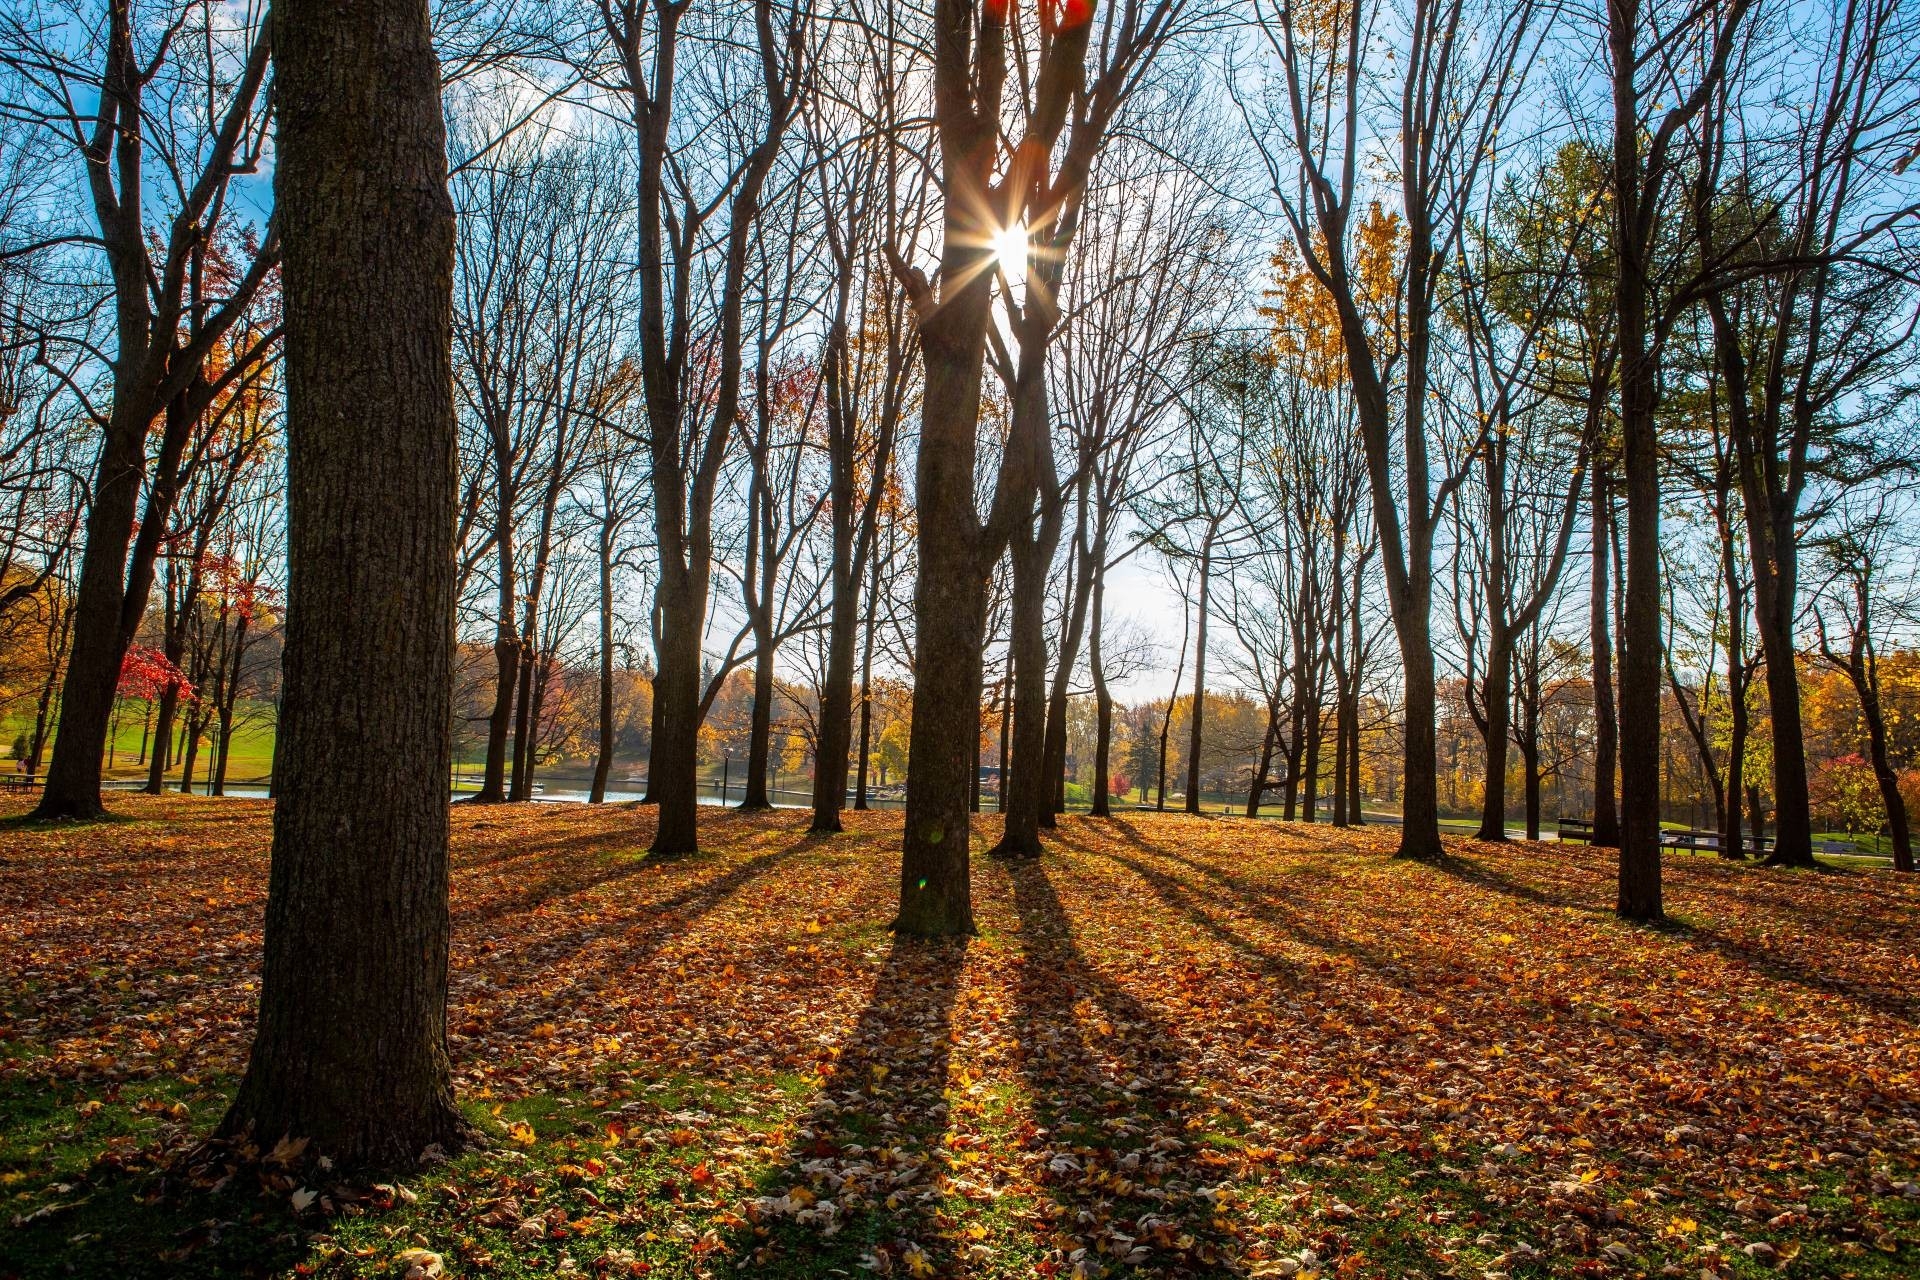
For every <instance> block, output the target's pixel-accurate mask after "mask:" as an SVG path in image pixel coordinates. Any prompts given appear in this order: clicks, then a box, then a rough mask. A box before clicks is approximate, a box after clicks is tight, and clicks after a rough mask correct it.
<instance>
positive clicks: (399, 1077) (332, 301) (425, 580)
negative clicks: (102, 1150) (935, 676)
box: [221, 0, 468, 1166]
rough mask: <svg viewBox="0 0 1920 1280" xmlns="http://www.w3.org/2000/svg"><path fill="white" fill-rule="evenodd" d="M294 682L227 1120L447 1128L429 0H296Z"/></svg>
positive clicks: (312, 1127) (365, 1133) (394, 1136)
mask: <svg viewBox="0 0 1920 1280" xmlns="http://www.w3.org/2000/svg"><path fill="white" fill-rule="evenodd" d="M272 21H273V23H274V47H275V49H276V58H275V61H276V64H277V66H276V72H277V74H276V80H275V106H276V114H277V118H278V154H277V166H276V170H275V174H274V187H275V196H276V202H275V217H276V218H277V219H278V220H279V221H280V223H281V226H282V230H283V234H284V236H285V243H286V265H285V273H284V288H285V297H286V316H287V337H286V378H287V460H288V484H287V497H288V519H287V529H288V566H289V581H288V592H287V596H288V600H287V628H286V650H285V655H284V659H283V669H284V673H285V687H286V694H285V700H284V714H283V717H282V721H281V725H280V750H279V763H280V767H281V768H282V769H283V770H284V772H285V781H284V785H283V786H282V788H281V794H280V799H279V802H278V804H277V806H276V808H275V811H274V840H273V861H272V869H271V872H270V876H269V882H268V892H267V913H266V933H265V953H264V958H263V963H262V969H261V993H260V1012H259V1021H258V1029H257V1032H256V1034H255V1039H254V1044H253V1051H252V1055H251V1057H250V1059H249V1061H248V1065H247V1073H246V1077H245V1079H244V1080H242V1082H241V1084H240V1088H239V1091H238V1093H237V1094H236V1095H235V1098H234V1102H233V1106H232V1109H231V1110H230V1111H229V1112H228V1113H227V1116H226V1119H225V1120H224V1121H223V1122H222V1125H221V1131H222V1132H223V1133H225V1134H228V1135H240V1134H250V1135H251V1136H252V1138H253V1139H254V1140H255V1141H257V1142H261V1143H265V1144H271V1143H272V1142H274V1141H277V1140H278V1139H279V1138H281V1137H283V1136H297V1137H303V1138H309V1139H311V1140H312V1142H313V1149H314V1150H315V1151H316V1152H319V1153H324V1154H326V1155H328V1156H331V1157H333V1158H334V1159H335V1160H337V1161H340V1162H341V1163H343V1164H345V1165H348V1166H353V1165H366V1166H373V1165H404V1164H409V1163H412V1162H414V1161H417V1160H418V1159H420V1157H421V1155H422V1154H423V1153H424V1152H427V1151H428V1150H429V1149H431V1148H434V1147H436V1146H437V1147H438V1148H440V1149H441V1150H442V1151H446V1152H451V1151H452V1150H454V1149H456V1148H458V1147H459V1146H460V1145H461V1144H462V1143H463V1141H464V1140H465V1139H466V1137H467V1134H468V1126H467V1124H466V1122H465V1120H464V1119H463V1118H462V1116H461V1114H460V1111H459V1109H458V1107H457V1106H456V1105H455V1103H454V1098H453V1084H452V1071H451V1067H450V1064H449V1062H448V1057H447V1043H446V999H447V951H448V933H449V919H448V910H447V775H448V770H449V768H450V766H451V763H452V756H453V746H452V710H453V708H452V687H453V653H454V646H453V614H454V572H455V570H454V546H453V536H454V516H455V501H456V499H455V488H456V473H457V461H456V449H457V442H456V432H455V426H454V410H453V369H452V356H451V349H452V310H453V285H452V278H453V277H452V273H453V205H452V201H451V200H450V199H449V198H448V195H447V169H446V137H445V131H444V128H443V125H442V121H441V113H440V77H439V68H438V65H437V63H436V60H435V58H434V53H433V45H432V27H431V22H430V19H429V15H428V11H427V6H426V5H425V4H423V3H421V2H420V0H346V2H345V3H342V2H341V0H328V2H327V3H321V2H320V0H279V2H278V3H277V4H276V5H275V7H274V11H273V17H272Z"/></svg>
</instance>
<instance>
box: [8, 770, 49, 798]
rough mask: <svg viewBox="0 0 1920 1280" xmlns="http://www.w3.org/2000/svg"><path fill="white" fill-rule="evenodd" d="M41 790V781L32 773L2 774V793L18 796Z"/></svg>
mask: <svg viewBox="0 0 1920 1280" xmlns="http://www.w3.org/2000/svg"><path fill="white" fill-rule="evenodd" d="M39 789H40V779H39V778H37V777H35V776H34V775H33V774H31V773H0V791H11V792H14V793H16V794H18V793H21V792H28V791H38V790H39Z"/></svg>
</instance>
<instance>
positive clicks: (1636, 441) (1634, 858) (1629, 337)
mask: <svg viewBox="0 0 1920 1280" xmlns="http://www.w3.org/2000/svg"><path fill="white" fill-rule="evenodd" d="M1638 10H1639V6H1638V4H1637V3H1635V0H1613V3H1612V4H1610V5H1609V6H1608V9H1607V18H1608V43H1609V46H1610V54H1611V71H1612V76H1613V172H1614V184H1613V186H1614V190H1613V195H1614V219H1615V223H1614V233H1613V240H1614V256H1615V259H1616V277H1615V281H1614V306H1615V308H1616V311H1617V315H1618V320H1619V342H1620V356H1619V360H1620V431H1621V438H1622V440H1623V442H1624V450H1623V464H1624V469H1625V472H1626V497H1627V554H1626V564H1625V565H1624V567H1623V568H1624V573H1625V579H1626V593H1625V594H1626V617H1625V625H1624V626H1623V627H1622V630H1621V634H1620V827H1621V830H1620V882H1619V893H1618V897H1617V900H1616V904H1615V906H1616V910H1618V912H1619V913H1620V915H1621V916H1623V917H1625V918H1626V919H1629V920H1658V919H1660V918H1661V917H1662V915H1663V907H1662V903H1661V886H1660V476H1659V466H1660V456H1659V440H1658V436H1657V428H1656V424H1655V422H1654V407H1655V398H1656V396H1657V394H1658V369H1657V368H1656V365H1655V360H1654V356H1653V352H1652V351H1651V350H1650V349H1649V346H1648V335H1647V294H1648V265H1647V261H1646V258H1647V254H1648V252H1649V251H1650V248H1651V246H1650V243H1649V241H1650V238H1651V237H1650V236H1649V235H1648V233H1647V229H1646V228H1647V225H1648V219H1649V218H1650V216H1651V211H1646V210H1643V209H1642V208H1641V201H1642V198H1643V192H1642V185H1641V184H1642V174H1641V161H1640V145H1641V121H1640V106H1639V95H1638V90H1637V88H1636V85H1635V79H1634V77H1635V73H1636V70H1637V69H1638V66H1639V57H1638V50H1637V48H1636V44H1635V41H1636V38H1637V36H1638V35H1639V23H1638Z"/></svg>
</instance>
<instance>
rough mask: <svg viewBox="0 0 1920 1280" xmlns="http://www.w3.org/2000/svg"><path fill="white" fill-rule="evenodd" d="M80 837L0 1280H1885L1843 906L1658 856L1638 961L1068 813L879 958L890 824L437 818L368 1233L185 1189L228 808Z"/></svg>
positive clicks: (1895, 1004) (1349, 858)
mask: <svg viewBox="0 0 1920 1280" xmlns="http://www.w3.org/2000/svg"><path fill="white" fill-rule="evenodd" d="M114 807H115V812H116V815H117V816H116V819H115V820H113V821H109V822H106V823H101V824H96V825H91V826H82V827H69V828H40V827H32V826H24V825H21V824H20V823H18V822H17V821H9V822H7V823H6V825H4V826H0V1194H4V1196H5V1199H6V1208H5V1217H6V1218H7V1219H8V1221H6V1222H0V1277H11V1276H15V1275H19V1276H67V1275H83V1276H85V1275H100V1276H116V1277H118V1276H144V1275H183V1276H186V1275H191V1276H243V1275H245V1276H251V1275H284V1274H294V1275H322V1276H346V1275H356V1276H391V1277H396V1278H397V1277H403V1276H406V1275H408V1274H410V1273H411V1274H413V1275H415V1276H416V1277H420V1276H426V1275H432V1274H437V1273H440V1272H444V1273H445V1274H447V1275H457V1276H502V1277H508V1276H530V1275H581V1276H593V1275H604V1276H626V1275H652V1276H673V1277H680V1276H707V1275H712V1276H725V1275H735V1274H747V1275H769V1276H816V1275H848V1276H862V1275H868V1274H874V1273H878V1274H883V1275H896V1276H919V1277H926V1276H948V1275H951V1276H962V1275H964V1276H1028V1275H1042V1276H1097V1275H1112V1276H1121V1275H1142V1276H1144V1275H1208V1276H1235V1275H1254V1276H1281V1275H1301V1276H1307V1275H1315V1274H1318V1275H1325V1276H1335V1275H1338V1276H1368V1275H1378V1276H1413V1275H1420V1274H1424V1275H1428V1276H1442V1275H1455V1276H1463V1277H1468V1276H1471V1277H1481V1276H1495V1277H1497V1276H1500V1275H1503V1274H1505V1275H1512V1276H1526V1275H1621V1276H1628V1275H1643V1274H1644V1275H1684V1276H1688V1277H1699V1276H1705V1275H1722V1276H1732V1275H1758V1274H1761V1273H1763V1272H1764V1273H1771V1272H1774V1271H1780V1270H1784V1271H1785V1272H1786V1273H1787V1274H1790V1275H1838V1276H1845V1275H1859V1276H1896V1275H1913V1274H1915V1273H1916V1271H1920V1181H1916V1180H1917V1179H1920V1074H1917V1072H1920V1031H1917V1030H1916V1025H1915V1023H1916V1017H1917V1016H1920V991H1916V978H1920V960H1917V959H1916V957H1917V956H1920V946H1917V945H1916V944H1920V888H1917V887H1916V886H1914V885H1911V884H1908V883H1904V882H1901V881H1898V880H1896V879H1895V878H1894V877H1893V876H1892V875H1891V874H1890V873H1880V872H1873V873H1860V872H1824V873H1804V874H1802V873H1783V872H1777V871H1763V870H1760V869H1757V868H1749V867H1742V866H1733V865H1729V864H1725V863H1721V862H1717V861H1714V860H1711V859H1707V858H1680V859H1678V860H1676V861H1673V862H1670V864H1669V879H1668V901H1669V904H1670V908H1671V909H1672V911H1673V913H1674V917H1675V923H1674V924H1673V926H1672V927H1670V928H1667V929H1663V930H1658V931H1654V930H1647V929H1638V928H1630V927H1627V926H1624V925H1622V924H1620V923H1618V922H1616V921H1615V920H1614V919H1613V918H1612V916H1611V914H1610V913H1609V910H1608V908H1609V906H1610V903H1611V897H1612V887H1611V882H1610V879H1609V876H1610V873H1611V863H1610V860H1609V859H1608V858H1607V857H1606V856H1605V855H1604V854H1596V853H1591V852H1589V851H1587V850H1585V849H1584V848H1579V847H1561V846H1555V845H1540V846H1524V845H1519V846H1513V847H1509V848H1499V847H1494V846H1486V845H1476V844H1473V843H1471V842H1465V841H1463V842H1459V843H1457V844H1454V845H1453V846H1452V849H1453V855H1454V856H1453V859H1452V860H1451V862H1450V863H1449V865H1447V866H1444V867H1429V866H1417V865H1409V864H1405V863H1399V862H1396V861H1394V860H1392V859H1391V858H1390V857H1389V856H1388V854H1389V853H1390V851H1391V847H1392V843H1391V836H1390V834H1388V833H1383V832H1373V831H1369V832H1355V833H1343V832H1338V831H1334V830H1331V829H1328V828H1325V827H1318V828H1316V827H1304V826H1281V825H1278V824H1265V823H1261V824H1255V823H1248V822H1245V821H1239V820H1222V819H1213V820H1205V819H1189V818H1181V817H1171V816H1157V815H1138V816H1129V817H1126V818H1122V819H1119V820H1115V821H1112V822H1095V821H1091V820H1088V819H1082V818H1073V819H1068V820H1066V821H1065V823H1064V825H1063V827H1062V829H1061V831H1060V832H1059V833H1058V837H1057V838H1056V839H1054V840H1053V841H1052V843H1051V845H1050V852H1049V855H1048V857H1046V858H1045V859H1044V860H1042V861H1041V862H1039V863H1038V864H1034V865H1023V866H1015V867H1008V866H1005V865H1002V864H997V863H991V862H987V861H985V860H984V859H983V860H979V861H977V862H976V864H975V865H976V872H975V894H976V898H977V906H978V915H979V923H980V936H979V937H977V938H975V939H972V940H969V941H967V942H964V943H962V942H952V943H944V944H926V943H918V942H913V941H909V940H904V939H903V940H898V941H896V940H894V939H893V938H891V937H890V935H889V934H888V932H887V930H886V922H887V920H888V917H889V908H890V906H891V904H892V901H893V897H894V894H895V879H896V876H897V874H898V871H897V866H898V864H897V861H896V855H895V852H894V851H895V849H896V841H897V835H898V818H897V816H894V815H879V814H875V815H852V817H851V824H850V825H851V827H852V830H851V831H850V832H849V834H847V835H846V836H843V837H839V838H835V839H831V840H813V839H809V838H807V837H806V836H805V834H804V817H803V816H802V815H799V814H795V813H784V812H783V813H779V814H776V815H769V816H754V817H748V816H741V815H735V814H723V813H719V812H717V811H716V812H714V813H712V814H711V815H710V818H709V820H708V822H707V823H706V825H705V828H704V839H705V842H706V844H707V846H708V849H709V852H708V853H706V854H703V855H702V856H700V857H698V858H694V859H687V860H681V861H676V862H670V863H666V864H654V863H651V862H649V861H648V860H646V859H645V858H644V857H643V856H642V853H641V851H642V850H643V849H644V848H645V846H646V844H647V841H648V838H649V835H650V825H651V814H650V811H649V810H645V809H638V808H629V807H614V808H606V809H599V810H595V809H589V808H587V807H584V806H561V805H533V806H517V807H511V808H497V809H486V810H482V809H477V808H472V807H461V808H457V809H456V811H455V813H456V817H455V824H454V825H455V833H456V834H455V846H454V849H455V852H454V863H455V877H454V899H453V916H454V931H455V948H454V975H453V1005H452V1009H451V1012H450V1030H451V1037H452V1046H453V1054H454V1059H455V1066H456V1069H457V1072H458V1076H459V1085H460V1090H461V1094H462V1097H463V1099H464V1100H465V1101H466V1102H467V1103H468V1104H469V1105H470V1107H471V1108H472V1109H473V1112H474V1114H475V1116H476V1118H477V1119H478V1120H480V1121H481V1122H482V1123H483V1125H484V1126H485V1127H486V1128H487V1129H488V1131H489V1132H490V1133H491V1135H492V1137H491V1141H490V1145H489V1146H488V1147H487V1148H485V1149H482V1150H477V1151H473V1152H469V1153H466V1154H464V1155H461V1156H459V1157H457V1158H456V1159H454V1160H452V1161H450V1162H446V1163H442V1164H438V1165H434V1166H432V1167H430V1168H427V1169H425V1170H423V1171H421V1172H419V1173H418V1174H415V1175H411V1176H406V1177H403V1178H402V1180H401V1181H398V1182H393V1183H385V1184H381V1185H378V1186H365V1185H352V1184H348V1183H345V1182H343V1181H342V1180H341V1179H340V1178H339V1177H338V1176H336V1175H335V1174H334V1173H333V1172H332V1171H330V1170H328V1169H326V1168H324V1167H322V1165H321V1164H320V1163H319V1162H317V1161H315V1160H314V1159H312V1158H311V1157H310V1156H309V1155H308V1154H307V1153H306V1152H305V1151H303V1150H302V1149H301V1147H302V1144H301V1143H300V1142H299V1140H298V1139H299V1135H297V1134H296V1135H287V1137H288V1138H289V1139H291V1140H289V1141H285V1142H281V1143H279V1144H277V1145H275V1146H273V1147H271V1148H270V1149H268V1150H265V1151H259V1152H252V1153H234V1152H222V1151H219V1150H215V1149H211V1148H206V1147H202V1146H200V1140H201V1139H202V1138H203V1137H204V1135H205V1134H206V1133H207V1131H208V1130H209V1129H210V1128H211V1126H212V1125H213V1124H214V1122H215V1121H216V1120H217V1119H218V1118H219V1116H220V1113H221V1111H222V1108H223V1106H224V1103H225V1100H226V1098H227V1096H228V1093H229V1091H230V1090H231V1088H232V1087H233V1084H234V1082H235V1080H236V1078H237V1075H238V1073H239V1071H240V1069H241V1067H242V1065H243V1061H244V1055H245V1050H246V1044H247V1038H248V1033H249V1025H250V1020H251V1014H252V1007H253V1001H254V998H255V991H254V983H255V968H256V962H257V956H258V950H259V942H260V937H259V929H260V919H261V911H262V897H263V894H264V888H265V876H266V850H267V844H268V808H267V806H266V805H265V804H264V803H258V802H250V801H243V800H226V801H218V800H193V799H183V798H177V797H173V798H166V799H161V800H146V799H142V798H125V799H120V800H118V801H117V802H116V804H115V806H114ZM19 808H20V806H19V805H18V804H17V803H15V804H13V805H12V809H11V810H10V811H11V812H17V811H18V809H19ZM980 825H981V828H982V833H983V834H985V835H990V834H991V827H992V820H991V818H988V819H985V820H983V821H982V823H981V824H980ZM977 838H978V837H977ZM248 1156H251V1158H246V1157H248Z"/></svg>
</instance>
